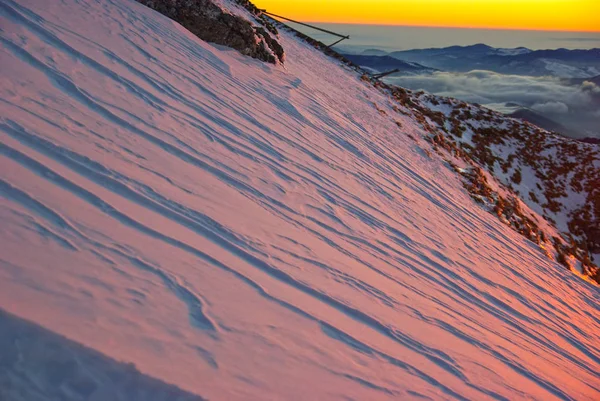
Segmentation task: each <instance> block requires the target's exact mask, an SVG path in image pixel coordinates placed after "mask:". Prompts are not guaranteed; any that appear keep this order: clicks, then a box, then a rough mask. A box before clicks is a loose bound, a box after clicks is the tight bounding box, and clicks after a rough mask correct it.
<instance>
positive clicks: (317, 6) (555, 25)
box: [255, 0, 600, 32]
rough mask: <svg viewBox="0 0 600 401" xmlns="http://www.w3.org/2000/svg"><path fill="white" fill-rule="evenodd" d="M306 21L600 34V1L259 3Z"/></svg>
mask: <svg viewBox="0 0 600 401" xmlns="http://www.w3.org/2000/svg"><path fill="white" fill-rule="evenodd" d="M255 4H256V5H257V6H258V7H260V8H265V9H267V10H268V11H271V12H273V13H276V14H280V15H283V16H285V17H288V18H293V19H299V20H301V21H312V22H339V23H359V24H381V25H421V26H444V27H465V28H503V29H538V30H560V31H596V32H600V0H255Z"/></svg>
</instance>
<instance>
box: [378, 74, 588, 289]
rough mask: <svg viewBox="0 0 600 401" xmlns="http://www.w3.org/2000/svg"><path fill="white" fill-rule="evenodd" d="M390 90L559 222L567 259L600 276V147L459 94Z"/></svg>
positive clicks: (559, 245) (443, 138) (557, 242)
mask: <svg viewBox="0 0 600 401" xmlns="http://www.w3.org/2000/svg"><path fill="white" fill-rule="evenodd" d="M383 86H384V87H385V85H383ZM389 90H390V92H392V93H393V96H394V97H395V98H396V99H397V100H398V101H399V103H400V104H402V105H404V106H405V107H406V108H407V109H408V110H410V111H411V112H412V113H416V114H415V115H416V117H417V118H419V119H421V124H422V126H423V127H424V128H426V129H427V130H428V131H429V134H430V135H429V137H430V138H431V140H432V141H433V142H434V143H435V144H436V145H439V146H442V147H443V148H445V149H446V150H448V151H450V153H452V154H455V155H456V156H459V159H462V160H463V161H468V162H471V163H472V164H474V166H475V167H477V168H483V169H485V170H487V171H488V172H489V173H490V174H491V175H492V177H494V178H495V179H496V180H497V181H499V182H500V183H501V184H503V185H504V186H507V187H508V188H510V192H512V193H513V194H514V195H516V196H517V197H518V198H519V199H520V200H522V201H523V202H525V204H527V205H529V206H530V207H531V208H532V209H533V210H535V211H536V212H537V213H538V214H539V216H541V217H543V219H544V220H545V221H547V222H549V223H550V224H551V225H552V226H554V227H556V228H557V229H558V231H559V232H560V233H561V236H560V237H555V238H553V240H552V242H553V246H554V247H555V248H556V252H557V256H558V257H559V259H560V260H561V263H562V264H564V265H565V266H566V267H568V268H569V269H574V268H575V269H577V270H579V271H581V272H582V273H584V274H585V275H587V276H588V277H590V278H592V279H593V280H594V281H595V282H597V283H600V271H599V270H598V267H597V264H598V262H600V148H599V147H598V146H596V145H593V144H587V143H582V142H580V141H576V140H573V139H568V138H565V137H562V136H560V135H558V134H554V133H550V132H547V131H544V130H542V129H540V128H538V127H536V126H534V125H531V124H529V123H526V122H523V121H520V120H517V119H513V118H508V117H506V116H504V115H502V114H500V113H497V112H494V111H492V110H490V109H486V108H484V107H481V106H478V105H469V104H467V103H465V102H462V101H459V100H456V99H451V98H443V97H438V96H433V95H429V94H425V93H423V92H413V91H410V90H406V89H402V88H397V87H391V88H389ZM499 214H500V213H499ZM521 231H522V230H521ZM524 234H526V235H527V236H528V238H530V239H532V240H535V239H534V238H531V236H530V235H528V233H524ZM547 234H549V231H547V230H546V232H545V234H544V235H547ZM537 242H539V241H537ZM561 254H564V255H567V254H570V255H572V256H574V257H576V258H577V259H579V260H580V265H579V266H577V267H573V263H572V262H573V261H569V260H568V259H567V258H566V256H564V255H563V256H561ZM594 262H595V263H594Z"/></svg>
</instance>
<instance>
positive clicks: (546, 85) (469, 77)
mask: <svg viewBox="0 0 600 401" xmlns="http://www.w3.org/2000/svg"><path fill="white" fill-rule="evenodd" d="M389 81H390V82H391V83H394V84H396V85H399V86H403V87H406V88H409V89H414V90H425V91H427V92H430V93H434V94H437V95H440V96H447V97H454V98H458V99H461V100H464V101H467V102H471V103H479V104H482V105H485V106H487V107H490V108H492V109H495V110H498V111H500V112H509V111H510V108H507V107H505V106H504V104H505V103H509V102H510V103H518V104H520V105H522V106H525V107H529V108H531V109H534V110H536V111H538V112H540V113H543V114H544V115H546V116H547V117H549V118H552V119H554V120H555V121H557V122H559V123H561V124H564V125H566V126H567V127H569V126H570V127H573V128H576V129H577V130H579V131H580V132H583V131H585V132H590V130H592V131H597V127H600V121H599V120H598V115H597V112H598V109H599V108H600V87H598V86H597V85H596V84H594V83H593V82H589V81H585V82H583V83H582V84H573V83H570V82H568V81H565V80H561V79H560V78H554V77H549V76H548V77H530V76H520V75H504V74H498V73H495V72H492V71H482V70H475V71H470V72H467V73H449V72H437V73H434V74H428V75H415V76H398V77H391V78H390V79H389Z"/></svg>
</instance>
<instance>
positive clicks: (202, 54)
mask: <svg viewBox="0 0 600 401" xmlns="http://www.w3.org/2000/svg"><path fill="white" fill-rule="evenodd" d="M222 3H223V4H224V6H225V7H237V6H235V5H234V4H233V3H231V4H230V3H228V2H225V1H222ZM0 26H2V33H1V38H0V42H1V43H0V62H1V65H2V70H1V75H0V77H1V81H0V219H1V221H2V224H1V225H0V305H1V306H2V308H3V309H4V310H6V311H7V312H8V313H10V314H12V315H15V316H18V317H19V318H21V319H26V320H28V321H31V322H34V323H35V324H36V325H39V326H41V327H43V328H44V329H46V330H49V331H51V332H54V333H56V334H57V335H58V336H60V337H59V338H61V339H64V341H65V342H69V344H71V342H74V343H79V344H81V346H82V347H81V348H77V350H78V351H77V350H76V351H77V352H76V353H75V354H72V353H70V354H69V357H71V356H73V355H74V357H75V359H76V360H77V364H76V367H77V369H72V370H67V371H66V372H64V371H61V374H60V375H59V376H58V377H59V378H60V380H55V381H53V380H52V375H49V376H48V377H43V378H42V379H43V380H44V383H43V384H44V386H43V387H39V386H38V387H36V388H42V389H44V390H42V391H41V393H38V392H36V393H35V394H34V393H32V392H31V391H25V386H27V383H26V382H23V381H20V380H11V381H8V382H6V381H2V386H4V387H3V390H4V389H5V388H6V386H8V385H10V386H11V388H9V389H8V390H6V391H8V394H25V395H28V396H29V395H30V399H35V400H39V399H41V400H43V399H49V398H51V397H52V396H53V394H68V395H69V396H72V397H73V399H104V398H103V396H102V394H98V393H95V390H94V387H93V386H88V387H84V388H83V390H81V389H80V387H78V386H75V387H74V386H73V385H71V383H79V381H77V380H76V378H70V377H68V374H67V373H68V372H71V374H73V375H75V374H78V373H82V372H95V371H97V372H100V374H103V375H104V374H105V373H102V372H106V371H104V370H95V369H96V367H93V366H91V367H89V368H90V369H92V368H93V369H92V370H89V369H88V370H86V366H84V365H85V364H86V361H87V360H88V359H86V358H84V356H83V355H84V354H85V352H84V351H83V350H94V351H96V352H99V353H101V354H103V355H105V356H106V358H107V359H106V361H107V363H108V365H106V366H107V369H110V366H112V365H111V364H113V363H115V364H116V363H123V364H133V365H134V366H135V368H136V369H137V370H138V371H139V372H140V374H142V375H144V378H154V379H157V381H158V382H159V383H168V386H174V387H173V388H174V389H175V387H177V388H178V390H177V389H175V390H177V391H179V390H181V393H178V392H175V390H173V391H174V394H191V395H195V396H198V397H202V398H204V399H214V400H257V399H281V400H313V399H323V400H336V399H345V400H347V399H355V400H385V399H389V400H396V399H419V400H420V399H432V400H445V399H448V400H451V399H452V400H454V399H458V400H518V399H537V400H595V399H598V396H599V394H600V384H599V383H600V380H599V379H600V373H598V372H600V350H599V348H598V344H599V343H600V338H599V337H600V334H599V333H600V318H599V314H598V302H599V301H600V295H599V291H598V288H597V287H596V286H594V285H592V284H590V283H588V282H585V281H583V280H580V279H578V278H577V277H576V276H574V275H573V274H571V273H570V272H568V271H567V270H566V269H564V268H562V267H561V266H560V265H559V264H558V263H556V262H554V261H552V260H550V259H549V258H548V257H547V256H546V255H545V254H544V251H543V250H542V249H540V247H539V246H538V245H537V244H535V243H533V242H530V241H529V240H527V239H526V238H524V237H523V236H521V235H520V234H519V233H517V232H515V231H514V230H512V229H511V228H510V227H508V226H507V225H505V224H503V223H502V222H501V221H500V220H498V219H497V218H496V217H494V216H492V215H491V214H490V213H488V212H487V211H486V210H485V209H484V208H481V207H480V206H479V204H478V203H477V202H475V201H474V200H473V199H472V198H471V197H470V195H469V192H468V191H466V190H465V189H464V188H463V182H462V179H461V177H459V176H458V175H457V174H456V172H455V170H454V168H453V167H452V166H451V165H449V164H448V163H446V162H444V161H443V160H442V159H441V158H439V157H437V155H435V152H434V151H435V149H434V146H433V145H432V144H431V143H430V142H428V141H426V140H424V139H423V138H424V137H425V136H427V135H429V133H428V132H427V131H426V130H425V129H424V128H423V127H422V123H421V122H419V121H417V120H415V117H414V116H413V115H410V116H409V115H404V114H401V113H397V112H396V111H395V109H398V108H399V106H398V103H397V101H396V100H395V99H393V98H392V97H391V96H390V95H389V93H387V92H384V91H380V90H379V89H377V88H375V87H373V85H371V84H370V83H366V82H362V81H361V80H360V75H359V74H358V73H357V72H356V71H354V70H353V69H351V68H349V67H346V66H344V65H341V63H340V62H338V61H337V60H335V59H332V58H330V57H327V56H325V55H324V54H322V53H320V52H319V51H317V50H315V49H314V48H313V47H312V46H311V45H309V44H307V43H305V42H302V41H299V40H298V39H297V38H296V36H295V35H293V34H291V33H289V32H287V31H285V30H280V40H281V42H282V45H283V47H284V48H285V49H286V63H285V67H284V66H282V65H271V64H266V63H263V62H260V61H258V60H256V59H252V58H249V57H245V56H243V55H241V54H240V53H239V52H237V51H235V50H231V49H227V48H223V47H215V46H214V45H211V44H210V43H207V42H203V41H201V40H199V39H198V38H197V37H195V36H194V35H192V34H191V33H190V32H188V31H186V30H185V29H184V28H182V27H181V26H180V25H178V24H176V23H174V22H173V21H171V20H169V19H167V18H166V17H164V16H161V15H160V14H158V13H156V12H155V11H153V10H151V9H149V8H147V7H144V6H142V5H141V4H139V3H137V2H134V1H123V0H64V1H61V2H35V1H30V0H19V1H13V0H3V1H2V2H1V3H0ZM411 138H412V139H411ZM429 155H432V157H430V156H429ZM458 168H461V167H460V166H459V167H458ZM490 183H493V182H492V181H490ZM490 185H492V184H490ZM532 213H533V212H532ZM548 229H549V230H552V227H549V228H548ZM557 235H558V234H557ZM6 324H7V323H5V321H2V322H0V332H2V333H5V332H6V331H4V329H5V328H6ZM15 341H16V342H17V343H19V347H20V348H18V349H19V350H20V354H19V355H21V356H22V357H23V358H26V359H27V358H29V359H27V360H24V361H23V362H22V363H19V364H17V365H15V363H13V361H12V360H11V361H9V362H8V363H5V362H4V361H5V359H2V358H0V363H1V364H2V365H0V369H4V370H3V372H6V371H7V369H8V371H9V373H8V374H9V375H10V374H12V373H11V371H10V369H15V368H14V366H18V369H20V370H19V372H17V373H18V375H16V376H15V375H13V376H10V377H17V378H19V377H26V378H33V379H34V380H37V379H36V378H39V376H37V374H36V373H37V372H38V371H37V370H36V371H32V372H29V373H28V372H27V368H28V367H31V369H37V368H36V366H37V365H36V363H35V361H36V360H37V359H36V358H37V357H38V356H40V355H36V354H35V353H34V352H29V351H28V348H27V347H28V344H30V343H29V342H20V339H18V338H17V339H16V340H15ZM61 343H62V341H61ZM69 352H70V351H69ZM79 352H80V353H79ZM11 355H12V354H11ZM50 355H52V354H50ZM42 356H43V355H42ZM31 358H33V359H31ZM126 366H131V365H126ZM23 369H25V370H23ZM3 374H4V373H3ZM86 374H89V373H86ZM71 379H73V380H71ZM118 379H119V374H112V375H111V374H106V376H102V379H101V380H102V383H103V385H104V389H106V388H107V383H108V385H111V384H114V386H115V388H118V383H119V382H118ZM98 380H100V379H98ZM113 380H114V381H115V383H111V381H113ZM83 382H84V383H86V381H85V380H84V381H83ZM141 382H142V383H143V382H144V381H141ZM6 383H8V384H6ZM5 384H6V386H5ZM47 386H50V387H47ZM51 386H54V387H55V388H51ZM59 387H60V388H59ZM166 388H167V387H161V389H166ZM168 388H171V387H168ZM77 389H80V390H77ZM44 391H48V392H50V393H46V394H44V393H43V392H44ZM77 391H81V392H82V394H84V396H85V397H84V396H81V397H79V398H77ZM134 398H135V397H134Z"/></svg>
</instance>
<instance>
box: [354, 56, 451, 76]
mask: <svg viewBox="0 0 600 401" xmlns="http://www.w3.org/2000/svg"><path fill="white" fill-rule="evenodd" d="M344 56H345V57H346V58H347V59H348V60H350V61H352V62H353V63H355V64H358V65H360V66H361V67H363V68H366V69H369V70H374V71H377V72H384V71H390V70H395V69H398V70H400V71H399V73H400V74H430V73H432V72H435V71H439V70H438V69H436V68H431V67H426V66H424V65H421V64H419V63H414V62H408V61H402V60H399V59H397V58H394V57H391V56H377V55H364V54H345V55H344Z"/></svg>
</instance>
